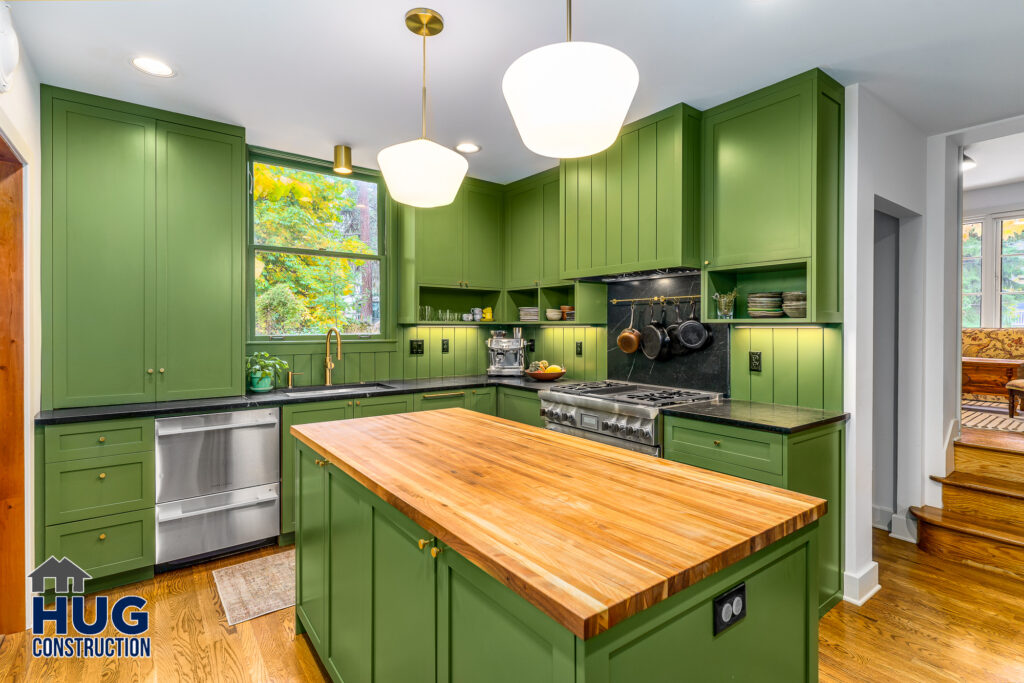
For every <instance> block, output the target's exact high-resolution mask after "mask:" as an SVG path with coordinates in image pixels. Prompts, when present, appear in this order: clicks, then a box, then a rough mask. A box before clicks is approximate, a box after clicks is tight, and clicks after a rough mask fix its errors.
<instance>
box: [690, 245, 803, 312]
mask: <svg viewBox="0 0 1024 683" xmlns="http://www.w3.org/2000/svg"><path fill="white" fill-rule="evenodd" d="M702 284H703V286H702V292H703V297H702V304H701V307H702V310H701V321H702V322H705V323H726V324H730V325H736V324H742V325H793V324H801V323H802V324H808V323H812V322H814V321H813V320H812V319H811V318H810V317H809V316H808V317H805V318H790V317H787V316H783V317H781V318H751V317H750V315H749V311H748V309H747V297H748V296H749V295H750V294H753V293H755V292H808V296H807V310H808V312H811V311H812V310H813V308H812V306H813V301H812V300H811V293H810V292H809V290H808V287H807V261H806V260H798V261H782V262H778V263H767V264H759V265H755V266H743V267H738V268H729V267H723V268H716V269H711V268H709V269H706V270H704V272H703V274H702ZM734 289H735V290H736V307H735V310H734V315H735V317H734V318H732V319H722V318H719V317H718V311H717V309H716V306H715V304H716V302H715V294H724V293H727V292H731V291H732V290H734Z"/></svg>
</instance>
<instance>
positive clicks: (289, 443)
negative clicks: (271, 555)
mask: <svg viewBox="0 0 1024 683" xmlns="http://www.w3.org/2000/svg"><path fill="white" fill-rule="evenodd" d="M364 400H367V399H364ZM354 409H355V406H354V401H352V400H345V401H320V402H317V403H297V404H293V405H286V406H282V407H281V534H282V535H284V534H290V533H291V532H293V531H295V437H294V436H292V435H291V431H290V430H291V427H292V425H301V424H309V423H311V422H332V421H334V420H347V419H349V418H351V417H353V415H354V414H355V413H354Z"/></svg>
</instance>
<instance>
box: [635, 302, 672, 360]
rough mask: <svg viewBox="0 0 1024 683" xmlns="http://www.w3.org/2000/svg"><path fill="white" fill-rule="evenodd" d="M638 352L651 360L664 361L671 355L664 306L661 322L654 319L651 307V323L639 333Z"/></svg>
mask: <svg viewBox="0 0 1024 683" xmlns="http://www.w3.org/2000/svg"><path fill="white" fill-rule="evenodd" d="M640 350H641V351H643V354H644V355H645V356H647V357H648V358H650V359H651V360H665V359H666V358H668V357H669V356H671V355H672V340H671V339H669V336H668V331H667V330H666V329H665V306H664V305H662V307H661V320H660V321H659V320H657V319H655V317H654V305H653V304H652V305H651V322H649V323H647V326H646V327H644V329H643V331H642V332H641V333H640Z"/></svg>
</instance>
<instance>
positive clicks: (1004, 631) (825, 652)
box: [818, 530, 1024, 683]
mask: <svg viewBox="0 0 1024 683" xmlns="http://www.w3.org/2000/svg"><path fill="white" fill-rule="evenodd" d="M874 542H875V559H876V560H877V561H878V565H879V582H880V583H881V584H882V589H881V590H880V591H879V592H878V593H877V594H876V595H875V597H873V598H872V599H871V600H869V601H868V602H867V603H866V604H865V605H864V606H863V607H855V606H853V605H851V604H849V603H845V602H844V603H840V604H839V605H838V606H836V608H835V609H833V610H832V611H831V612H829V613H828V614H826V615H825V618H824V619H822V620H821V630H820V637H819V650H818V651H819V667H820V671H819V673H820V678H821V680H822V681H872V682H874V681H900V682H901V683H909V682H911V681H914V682H916V681H929V682H930V681H971V682H972V683H973V682H975V681H978V682H980V681H1007V682H1010V681H1013V682H1020V681H1024V647H1022V645H1021V633H1022V632H1024V600H1022V599H1021V596H1022V595H1024V581H1021V580H1020V579H1014V578H1011V577H1009V576H1005V575H1002V574H996V573H993V572H989V571H986V570H984V569H977V568H974V567H968V566H964V565H962V564H959V563H957V562H952V561H949V560H944V559H942V558H939V557H935V556H933V555H929V554H927V553H925V552H923V551H921V550H919V549H918V548H917V546H915V545H913V544H910V543H905V542H903V541H896V540H893V539H891V538H889V536H888V534H886V533H885V532H883V531H879V530H876V531H875V537H874Z"/></svg>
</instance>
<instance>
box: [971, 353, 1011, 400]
mask: <svg viewBox="0 0 1024 683" xmlns="http://www.w3.org/2000/svg"><path fill="white" fill-rule="evenodd" d="M1022 366H1024V359H1022V360H1017V359H1012V358H969V357H964V358H962V359H961V378H962V379H961V384H962V386H961V388H960V391H961V392H963V393H964V394H985V395H989V396H1006V397H1007V399H1009V396H1010V394H1009V391H1008V390H1007V388H1006V384H1007V382H1011V381H1013V380H1015V379H1021V378H1022V377H1024V370H1022Z"/></svg>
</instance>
